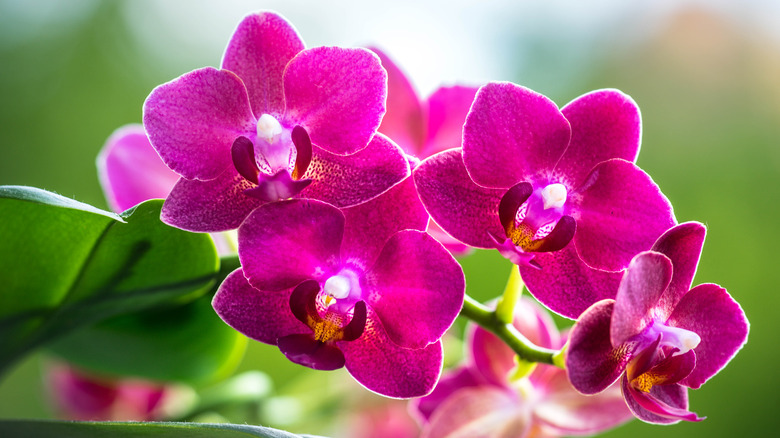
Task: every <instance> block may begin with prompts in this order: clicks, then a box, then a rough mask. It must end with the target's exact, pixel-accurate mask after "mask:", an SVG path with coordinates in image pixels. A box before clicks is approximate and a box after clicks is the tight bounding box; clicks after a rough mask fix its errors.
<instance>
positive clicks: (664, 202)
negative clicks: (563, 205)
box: [571, 159, 675, 271]
mask: <svg viewBox="0 0 780 438" xmlns="http://www.w3.org/2000/svg"><path fill="white" fill-rule="evenodd" d="M572 203H573V204H572V206H571V208H572V211H576V213H573V214H576V216H575V219H577V233H576V234H575V235H574V244H575V245H576V247H577V253H578V254H579V255H580V257H581V258H582V260H583V261H584V262H585V263H586V264H588V265H590V266H592V267H594V268H597V269H605V270H609V271H618V270H621V269H624V268H625V267H626V266H627V265H628V263H629V261H630V260H631V258H632V257H633V256H634V255H636V254H637V253H639V252H640V251H645V250H648V249H650V247H651V246H652V245H653V243H654V242H655V240H656V238H657V237H658V236H660V235H661V234H662V233H663V232H664V231H666V230H667V229H669V228H670V227H672V226H673V225H674V224H675V219H674V214H673V211H672V205H671V204H670V203H669V200H668V199H666V197H665V196H664V195H663V194H662V193H661V191H660V189H659V188H658V186H657V185H656V184H655V183H654V182H653V180H652V179H651V178H650V177H649V176H648V175H647V174H646V173H645V172H644V171H642V170H641V169H640V168H638V167H637V166H636V165H634V164H633V163H631V162H629V161H625V160H622V159H612V160H608V161H604V162H602V163H600V164H598V165H597V166H596V167H594V168H593V170H592V171H591V172H590V174H589V175H588V177H587V179H586V180H585V182H584V183H583V184H582V186H580V187H579V188H578V189H577V193H576V196H572ZM604 248H609V250H608V251H605V250H604Z"/></svg>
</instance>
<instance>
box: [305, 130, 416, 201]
mask: <svg viewBox="0 0 780 438" xmlns="http://www.w3.org/2000/svg"><path fill="white" fill-rule="evenodd" d="M410 173H411V172H410V170H409V163H408V162H407V161H406V157H405V156H404V154H403V152H402V151H401V148H399V147H398V146H396V145H395V143H393V142H392V141H390V139H388V138H387V137H385V136H384V135H381V134H380V135H377V136H375V137H374V138H373V139H372V140H371V142H370V143H369V144H368V146H366V147H365V148H363V149H362V150H360V151H358V152H355V153H354V154H352V155H346V156H345V155H336V154H332V153H330V152H327V151H325V150H324V149H321V148H318V147H312V160H311V164H309V169H308V170H307V171H306V173H305V174H304V175H303V176H304V178H311V179H312V183H311V185H309V187H307V188H306V190H304V191H303V192H301V194H300V197H302V198H310V199H319V200H321V201H325V202H327V203H329V204H333V205H335V206H337V207H350V206H353V205H357V204H360V203H361V202H366V201H368V200H370V199H372V198H375V197H377V196H379V195H380V194H382V193H384V192H385V191H387V190H388V189H389V188H390V187H392V186H394V185H395V184H398V182H399V181H401V180H403V179H404V178H406V177H407V176H409V175H410Z"/></svg>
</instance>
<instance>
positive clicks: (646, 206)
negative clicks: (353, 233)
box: [414, 82, 675, 304]
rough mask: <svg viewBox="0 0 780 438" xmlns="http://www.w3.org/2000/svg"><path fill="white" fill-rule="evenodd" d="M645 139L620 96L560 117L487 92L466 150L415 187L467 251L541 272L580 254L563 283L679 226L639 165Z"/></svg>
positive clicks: (439, 162)
mask: <svg viewBox="0 0 780 438" xmlns="http://www.w3.org/2000/svg"><path fill="white" fill-rule="evenodd" d="M640 133H641V128H640V117H639V109H638V108H637V106H636V104H635V103H634V101H633V100H631V98H630V97H628V96H626V95H625V94H623V93H621V92H619V91H617V90H598V91H594V92H591V93H589V94H586V95H584V96H581V97H579V98H577V99H575V100H574V101H572V102H571V103H569V104H568V105H566V106H565V107H564V108H563V109H561V110H559V109H558V107H557V106H556V105H555V103H553V102H552V101H551V100H550V99H548V98H547V97H545V96H543V95H541V94H539V93H536V92H534V91H531V90H529V89H527V88H523V87H521V86H518V85H514V84H511V83H497V82H494V83H489V84H487V85H485V86H483V87H482V88H480V90H479V92H477V96H476V98H475V100H474V104H473V105H472V107H471V110H470V111H469V114H468V116H467V117H466V123H465V125H464V126H463V148H462V150H449V151H445V152H442V153H439V154H437V155H434V156H432V157H429V158H428V159H426V160H425V161H423V162H422V163H421V164H420V165H419V166H418V167H417V168H416V169H415V170H414V179H415V183H416V184H417V187H418V190H419V193H420V198H421V200H422V202H423V204H424V205H425V207H426V209H427V210H428V212H429V213H430V214H431V217H432V218H433V220H434V221H436V223H438V224H439V225H440V226H441V227H442V228H443V229H444V231H446V232H447V233H449V234H450V235H452V236H453V237H455V238H457V239H459V240H460V241H462V242H464V243H466V244H468V245H471V246H474V247H478V248H496V249H498V250H499V251H500V252H501V254H502V255H504V256H505V257H507V258H508V259H509V260H511V261H512V262H513V263H515V264H517V265H519V266H521V267H531V268H536V269H538V268H541V267H542V265H541V264H540V263H538V262H537V261H536V260H535V257H536V256H537V255H538V254H543V253H549V252H554V251H559V250H562V249H564V248H567V247H572V246H573V248H572V250H571V251H568V252H566V253H565V254H566V255H567V256H568V258H567V259H566V260H565V263H563V262H562V263H560V264H559V267H561V268H564V269H563V270H562V272H559V273H558V274H557V275H559V276H564V277H565V276H566V275H568V269H570V268H576V267H577V266H578V265H581V264H582V263H584V264H586V265H588V266H591V267H594V268H597V269H605V270H619V269H622V268H624V267H625V265H626V264H627V263H628V261H629V260H630V259H631V257H633V256H634V255H635V254H636V253H638V252H639V251H643V250H646V249H649V248H650V246H651V245H652V244H653V242H654V241H655V239H656V238H657V237H658V236H659V235H661V233H663V231H665V230H666V229H668V228H669V227H671V226H672V225H674V223H675V221H674V216H673V213H672V207H671V204H670V203H669V201H668V200H667V199H666V197H664V195H663V194H662V193H661V191H660V190H659V188H658V186H657V185H656V184H655V183H654V182H653V181H652V179H650V177H649V176H648V175H647V174H646V173H645V172H644V171H642V170H641V169H640V168H638V167H637V166H636V165H635V164H634V161H635V160H636V157H637V154H638V153H639V142H640ZM575 230H576V233H575ZM529 271H530V270H529V269H526V270H524V271H523V276H524V277H525V275H526V273H527V272H529ZM543 304H547V303H543Z"/></svg>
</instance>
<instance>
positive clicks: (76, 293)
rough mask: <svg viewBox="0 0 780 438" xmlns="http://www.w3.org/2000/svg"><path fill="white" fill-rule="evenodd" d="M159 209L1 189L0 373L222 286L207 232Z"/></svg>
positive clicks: (159, 204) (158, 204) (158, 202)
mask: <svg viewBox="0 0 780 438" xmlns="http://www.w3.org/2000/svg"><path fill="white" fill-rule="evenodd" d="M161 207H162V201H161V200H152V201H147V202H144V203H142V204H140V205H138V206H137V207H135V208H133V209H131V210H128V211H127V212H125V213H123V214H122V215H121V216H118V215H115V214H113V213H109V212H106V211H102V210H99V209H96V208H94V207H92V206H89V205H86V204H82V203H79V202H77V201H73V200H70V199H67V198H64V197H62V196H59V195H56V194H53V193H49V192H46V191H44V190H40V189H35V188H30V187H12V186H5V187H0V218H2V226H0V245H2V246H0V266H1V267H2V268H1V269H0V285H2V287H3V291H2V293H0V372H1V371H3V370H4V369H5V368H7V367H8V366H9V365H10V364H11V363H12V362H13V361H14V360H16V359H18V358H19V357H20V356H21V355H22V354H24V353H26V352H28V351H30V350H31V349H33V348H35V347H38V346H40V345H42V344H44V343H47V342H49V341H51V340H53V339H54V338H57V337H60V336H62V335H64V334H67V333H69V332H71V331H73V330H75V329H77V328H80V327H85V326H87V325H90V324H94V323H97V322H99V321H102V320H105V319H107V318H110V317H114V316H117V315H122V314H128V313H132V312H136V311H139V310H142V309H148V308H153V307H158V306H170V305H171V304H173V303H180V304H184V303H186V302H189V301H192V300H194V299H195V298H197V297H199V296H201V295H203V294H204V293H205V292H206V291H208V290H209V289H210V288H211V287H212V286H214V285H215V283H216V281H217V278H218V268H219V260H218V258H217V255H216V250H215V249H214V244H213V242H212V241H211V239H210V238H209V236H207V235H203V234H195V233H189V232H186V231H181V230H177V229H175V228H172V227H169V226H167V225H165V224H163V223H162V222H160V220H159V217H160V208H161ZM117 348H121V346H117Z"/></svg>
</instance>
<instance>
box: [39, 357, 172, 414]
mask: <svg viewBox="0 0 780 438" xmlns="http://www.w3.org/2000/svg"><path fill="white" fill-rule="evenodd" d="M46 380H47V388H48V390H49V393H50V397H51V400H52V402H53V404H54V408H55V410H56V411H57V412H58V413H59V415H60V416H62V417H64V418H67V419H70V420H82V421H84V420H90V421H154V420H160V419H162V418H164V417H165V405H166V404H170V403H171V402H172V401H173V400H174V399H175V398H176V397H175V394H174V393H175V392H176V391H175V389H174V388H173V387H172V386H166V385H161V384H157V383H153V382H149V381H145V380H140V379H127V378H124V379H121V380H113V379H107V378H101V377H96V376H94V375H92V374H89V373H84V372H82V371H79V370H77V369H75V368H73V367H72V366H70V365H68V364H66V363H60V362H57V363H52V364H51V365H50V366H49V367H48V369H47V373H46ZM172 397H173V398H172Z"/></svg>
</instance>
